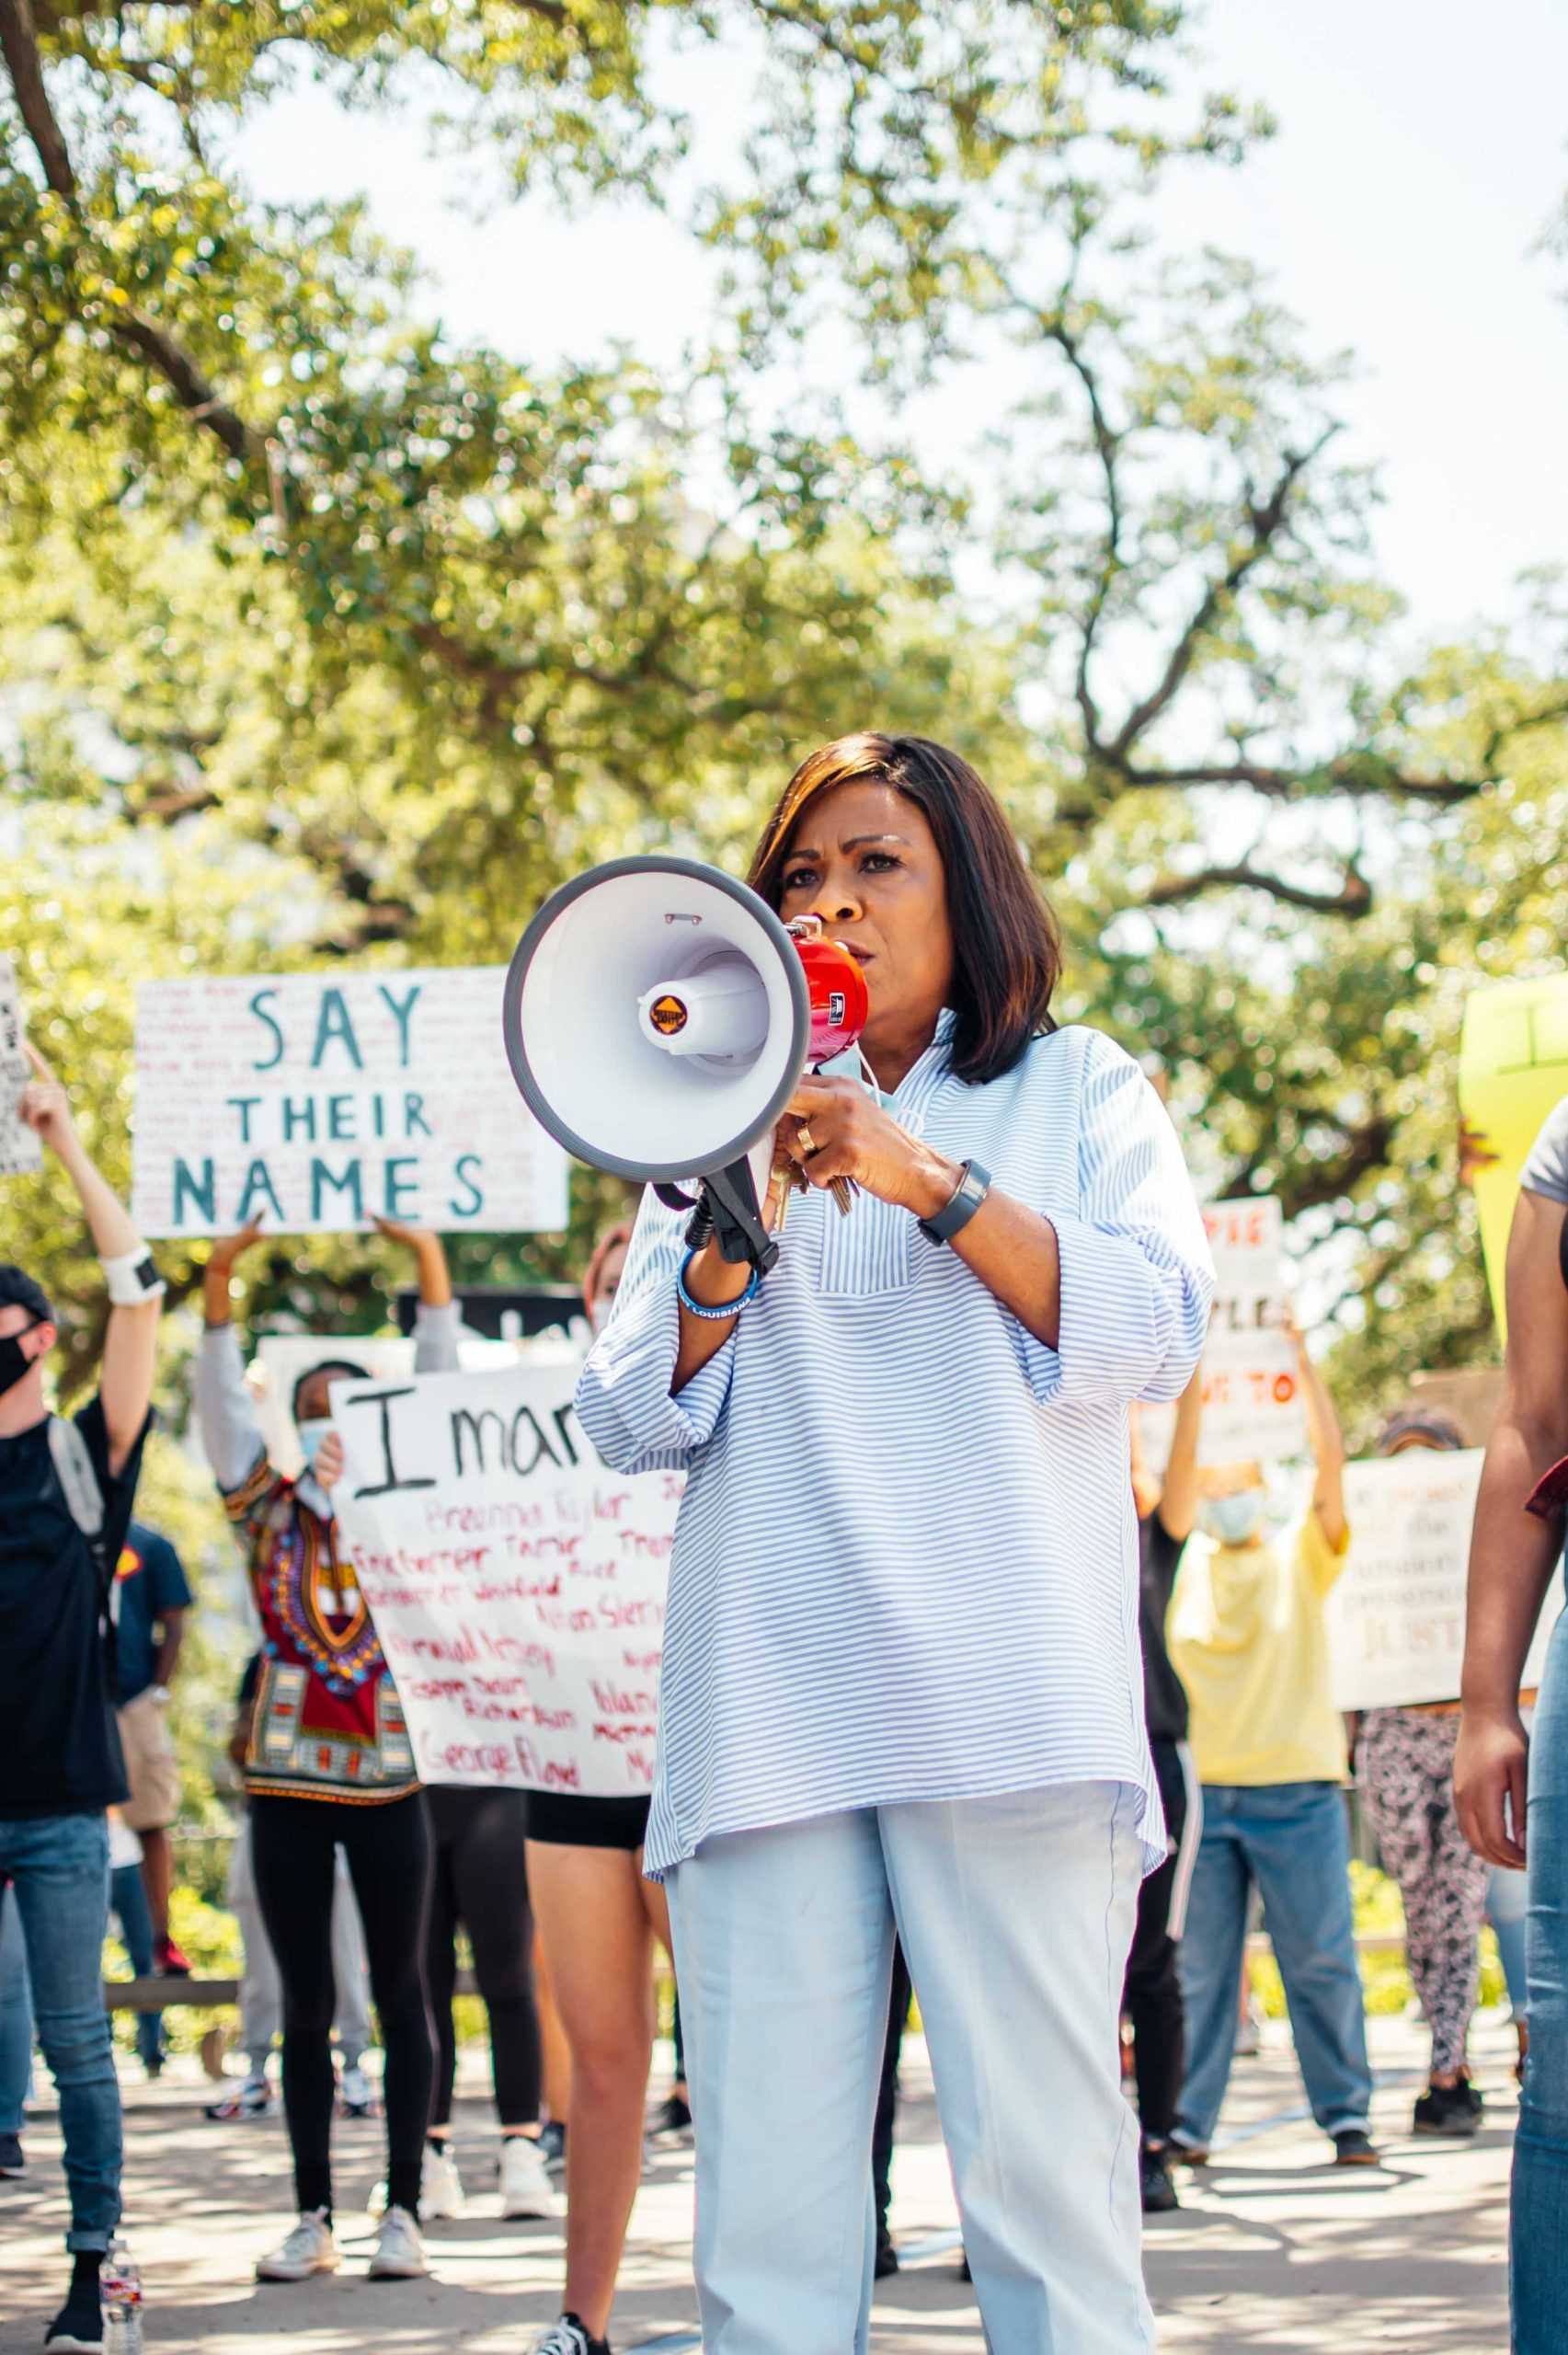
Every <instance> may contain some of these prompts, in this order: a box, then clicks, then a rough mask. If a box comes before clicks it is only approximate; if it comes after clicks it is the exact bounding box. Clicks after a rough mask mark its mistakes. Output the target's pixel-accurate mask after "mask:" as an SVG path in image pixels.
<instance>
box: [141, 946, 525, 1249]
mask: <svg viewBox="0 0 1568 2355" xmlns="http://www.w3.org/2000/svg"><path fill="white" fill-rule="evenodd" d="M505 979H506V973H505V968H504V967H502V966H469V967H451V968H446V969H442V970H438V971H426V972H411V973H399V972H385V973H381V972H360V973H348V972H338V973H334V974H332V975H330V976H326V977H324V976H322V975H319V974H315V973H285V974H280V975H278V976H276V977H274V978H272V979H267V978H265V977H258V976H257V975H254V974H252V975H246V976H244V977H241V978H224V979H218V978H205V979H201V980H198V981H188V982H145V983H144V984H143V987H142V988H141V989H139V990H138V992H137V994H136V1128H135V1141H134V1145H135V1150H134V1162H133V1178H132V1209H133V1213H134V1216H135V1219H136V1222H137V1224H138V1225H139V1226H140V1227H141V1230H142V1232H143V1235H227V1234H231V1233H233V1232H234V1231H235V1230H236V1229H237V1228H239V1227H242V1226H244V1225H245V1224H246V1222H247V1221H248V1220H250V1219H252V1218H256V1217H260V1218H261V1219H262V1220H263V1221H264V1222H265V1223H266V1224H267V1226H268V1227H269V1228H270V1229H271V1230H272V1231H273V1232H275V1233H281V1234H292V1235H318V1234H329V1233H333V1232H337V1231H341V1230H343V1229H346V1228H353V1227H365V1226H368V1225H369V1224H370V1222H371V1220H372V1217H373V1216H380V1217H382V1218H391V1219H397V1220H400V1221H402V1222H404V1223H407V1224H409V1225H414V1226H434V1227H439V1228H441V1229H442V1230H443V1231H444V1232H448V1233H451V1232H452V1231H453V1230H461V1229H463V1228H464V1227H467V1228H471V1229H472V1230H473V1231H474V1232H475V1233H476V1234H496V1233H502V1232H511V1231H514V1230H518V1229H529V1230H538V1229H544V1230H552V1229H555V1228H557V1227H563V1226H565V1224H566V1223H567V1164H566V1156H565V1155H564V1154H563V1153H562V1152H561V1149H560V1147H559V1146H558V1145H557V1144H555V1143H554V1142H553V1141H552V1139H550V1138H549V1137H547V1136H546V1135H545V1133H544V1130H543V1129H541V1128H540V1127H539V1125H538V1123H537V1122H536V1121H535V1120H534V1119H533V1117H532V1114H531V1113H530V1111H529V1110H528V1109H527V1107H526V1106H525V1105H524V1103H523V1102H522V1100H521V1097H520V1096H519V1095H518V1092H517V1088H516V1086H515V1084H514V1083H513V1080H512V1076H511V1073H510V1071H509V1068H508V1065H507V1059H506V1050H505V1048H504V1046H503V1044H502V1040H501V989H502V984H503V982H504V981H505Z"/></svg>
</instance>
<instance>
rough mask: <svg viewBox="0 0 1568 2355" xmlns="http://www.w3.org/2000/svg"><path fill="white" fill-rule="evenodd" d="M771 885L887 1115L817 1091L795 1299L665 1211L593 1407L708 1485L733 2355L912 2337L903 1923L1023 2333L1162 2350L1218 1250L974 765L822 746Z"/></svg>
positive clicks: (695, 2088)
mask: <svg viewBox="0 0 1568 2355" xmlns="http://www.w3.org/2000/svg"><path fill="white" fill-rule="evenodd" d="M750 883H751V887H752V889H753V890H754V891H756V892H757V893H758V894H759V895H760V897H761V899H762V900H763V901H764V902H767V903H768V904H769V905H770V906H771V907H772V908H773V910H775V911H776V913H777V914H778V915H779V916H780V917H781V918H783V919H784V922H785V923H786V924H788V923H790V922H792V921H794V920H795V919H796V918H798V917H803V916H812V917H816V918H817V919H818V920H819V922H820V925H821V927H822V931H823V934H824V936H826V937H827V938H828V939H830V940H831V941H835V942H837V943H839V944H840V945H841V947H842V948H845V949H847V950H848V952H849V954H850V955H851V956H852V957H853V959H854V960H855V961H856V963H857V964H858V965H859V966H860V967H861V970H862V971H863V973H864V978H865V982H866V984H867V987H868V990H869V997H870V1011H869V1017H868V1019H867V1021H866V1024H865V1028H864V1034H863V1037H862V1040H861V1046H862V1050H863V1051H864V1057H865V1059H866V1063H867V1064H868V1066H869V1068H870V1070H871V1071H872V1073H873V1074H874V1075H875V1080H876V1086H875V1087H874V1088H873V1087H869V1086H864V1085H863V1084H862V1083H861V1081H860V1080H858V1079H856V1078H853V1077H848V1076H841V1075H837V1074H818V1075H817V1076H813V1077H810V1078H808V1079H806V1080H805V1081H803V1082H802V1084H801V1085H800V1086H799V1089H798V1092H797V1093H796V1094H795V1097H794V1098H793V1100H792V1101H791V1102H790V1104H789V1107H788V1109H787V1111H786V1113H785V1115H784V1119H783V1120H782V1121H781V1123H780V1126H779V1130H778V1139H777V1144H778V1156H779V1158H778V1164H777V1168H776V1174H775V1180H774V1184H773V1187H772V1189H770V1190H769V1193H768V1197H767V1203H766V1211H765V1215H766V1217H767V1220H768V1223H769V1224H770V1225H771V1226H773V1227H774V1228H776V1227H777V1224H778V1221H779V1213H780V1207H781V1204H783V1203H784V1200H786V1198H788V1197H790V1196H791V1195H792V1194H793V1195H794V1200H793V1204H792V1207H791V1208H790V1210H789V1214H788V1222H787V1229H786V1231H785V1232H784V1235H783V1236H782V1238H781V1242H782V1248H781V1251H780V1255H779V1258H778V1260H777V1263H776V1265H774V1266H773V1268H772V1269H771V1270H770V1271H769V1272H768V1273H767V1274H766V1275H765V1276H760V1275H759V1274H758V1273H757V1272H756V1270H755V1269H754V1268H752V1267H749V1266H746V1265H738V1266H737V1265H731V1264H730V1263H729V1262H728V1261H727V1260H726V1259H725V1258H722V1257H721V1256H720V1254H719V1251H718V1249H717V1247H716V1246H715V1244H714V1243H713V1242H709V1243H707V1244H705V1245H704V1246H702V1247H699V1248H696V1249H692V1246H691V1245H690V1242H689V1240H688V1238H687V1235H686V1233H685V1226H684V1221H683V1219H682V1217H681V1214H680V1213H678V1212H671V1211H670V1210H669V1209H667V1208H666V1207H665V1206H664V1205H663V1204H662V1203H661V1202H660V1201H659V1200H658V1199H657V1198H656V1196H655V1195H654V1194H653V1193H652V1192H651V1191H650V1193H649V1194H648V1195H647V1198H646V1199H645V1201H644V1204H643V1208H642V1212H641V1215H640V1217H639V1219H638V1222H637V1227H636V1232H635V1237H634V1240H633V1244H632V1248H631V1253H630V1256H629V1259H628V1263H627V1267H626V1270H625V1275H624V1280H623V1282H622V1285H621V1289H620V1292H619V1295H618V1297H617V1300H616V1304H615V1310H614V1314H613V1315H612V1318H611V1320H610V1324H609V1326H608V1327H607V1329H606V1330H605V1332H604V1333H603V1334H602V1335H601V1337H600V1339H599V1341H598V1342H597V1344H596V1346H595V1348H594V1350H593V1353H592V1355H591V1356H590V1358H589V1361H588V1365H587V1367H586V1369H585V1372H584V1374H583V1378H582V1383H581V1387H580V1390H579V1393H578V1411H579V1413H580V1415H581V1419H582V1421H583V1423H584V1424H585V1426H586V1427H587V1429H588V1430H589V1434H590V1436H591V1437H592V1439H593V1440H594V1442H595V1443H596V1445H597V1446H598V1447H599V1449H600V1451H601V1453H602V1454H603V1455H604V1456H605V1457H606V1458H607V1459H608V1460H609V1462H611V1463H612V1465H615V1466H616V1467H617V1468H618V1469H619V1470H621V1471H623V1472H627V1473H631V1472H638V1471H643V1470H647V1469H651V1468H653V1467H654V1466H658V1465H671V1466H673V1465H684V1466H687V1467H689V1472H690V1477H689V1480H688V1484H687V1488H686V1495H685V1501H684V1504H683V1506H682V1510H681V1522H680V1526H679V1531H678V1534H677V1540H676V1547H675V1555H674V1560H673V1564H672V1568H671V1575H670V1610H669V1619H668V1623H667V1626H666V1631H665V1654H664V1680H663V1691H662V1706H661V1726H660V1750H659V1763H658V1775H657V1780H656V1785H655V1790H654V1798H653V1807H652V1813H651V1817H650V1821H649V1825H648V1832H647V1847H646V1862H647V1868H648V1869H649V1871H651V1872H653V1873H655V1874H658V1875H662V1876H663V1877H664V1878H665V1879H666V1883H667V1888H668V1893H669V1899H670V1916H671V1921H672V1925H673V1930H674V1938H675V1949H676V1962H677V1968H678V1970H679V1974H680V1981H681V2007H682V2012H683V2015H684V2017H685V2022H686V2033H687V2045H688V2055H689V2062H688V2065H689V2073H690V2078H691V2087H692V2111H693V2116H694V2121H695V2127H696V2149H697V2237H696V2252H695V2255H696V2270H697V2281H698V2288H699V2292H700V2296H701V2301H702V2308H703V2319H704V2345H705V2346H706V2347H707V2348H708V2349H713V2350H719V2355H724V2350H731V2349H733V2350H741V2349H744V2355H773V2350H777V2355H843V2349H845V2348H846V2347H849V2346H853V2347H855V2348H857V2349H864V2345H865V2338H866V2329H867V2314H868V2309H869V2303H870V2294H871V2282H872V2262H873V2249H874V2229H875V2219H874V2216H873V2213H872V2208H871V2203H870V2200H869V2197H868V2188H867V2187H868V2160H869V2155H870V2149H871V2136H872V2120H873V2111H874V2108H875V2103H876V2085H877V2074H878V2068H879V2063H880V2059H881V2053H882V2044H883V2037H884V2031H885V2028H886V2025H887V1990H888V1980H889V1971H890V1967H891V1959H892V1951H893V1939H894V1934H895V1929H897V1931H898V1933H899V1934H900V1935H901V1936H902V1941H903V1947H904V1952H905V1954H906V1956H907V1957H908V1959H909V1964H910V1971H911V1973H912V1975H913V1979H914V1984H915V1989H916V1993H917V1995H918V1997H919V2001H920V2005H921V2016H922V2017H923V2020H924V2023H925V2028H926V2034H927V2037H928V2039H929V2043H930V2049H931V2054H932V2061H933V2070H934V2074H935V2079H936V2091H937V2098H938V2102H939V2104H940V2108H941V2112H942V2123H943V2131H944V2136H945V2139H946V2142H947V2147H948V2150H949V2153H950V2154H951V2158H952V2163H953V2172H954V2180H955V2183H956V2189H957V2195H958V2200H959V2204H960V2207H961V2210H962V2213H963V2223H964V2239H965V2246H966V2248H967V2253H968V2257H969V2260H970V2264H971V2266H972V2268H973V2273H974V2280H975V2284H976V2289H977V2292H978V2294H979V2303H980V2308H981V2313H982V2315H983V2317H984V2321H985V2326H986V2331H987V2337H988V2340H989V2343H990V2345H991V2346H992V2347H994V2348H996V2349H999V2350H1000V2355H1022V2350H1024V2349H1031V2350H1033V2349H1043V2348H1046V2347H1049V2348H1051V2349H1053V2350H1055V2355H1087V2350H1090V2349H1093V2350H1095V2355H1111V2351H1112V2350H1116V2355H1121V2350H1124V2349H1142V2348H1145V2347H1150V2346H1152V2344H1153V2325H1152V2320H1151V2316H1150V2308H1149V2303H1148V2301H1147V2298H1146V2296H1145V2294H1144V2291H1143V2286H1142V2280H1141V2276H1140V2271H1139V2177H1138V2130H1137V2124H1136V2121H1135V2120H1134V2119H1133V2117H1132V2114H1131V2112H1130V2111H1129V2110H1128V2108H1127V2105H1126V2103H1125V2101H1124V2100H1123V2098H1122V2095H1121V2089H1120V2084H1119V2078H1118V2068H1117V2007H1118V2004H1119V2001H1120V1996H1121V1987H1122V1978H1123V1971H1124V1967H1125V1964H1126V1960H1127V1947H1128V1943H1129V1940H1130V1937H1131V1933H1132V1926H1133V1917H1134V1908H1135V1903H1136V1899H1137V1894H1138V1887H1139V1880H1140V1878H1141V1877H1142V1875H1143V1873H1144V1872H1146V1871H1147V1870H1149V1869H1150V1867H1151V1866H1153V1865H1154V1864H1156V1863H1157V1862H1158V1861H1159V1860H1160V1859H1161V1858H1162V1855H1163V1854H1164V1850H1165V1834H1164V1826H1163V1822H1162V1817H1161V1809H1160V1799H1159V1793H1158V1789H1157V1786H1156V1784H1155V1780H1154V1775H1153V1771H1152V1768H1151V1765H1150V1755H1149V1750H1148V1745H1147V1741H1146V1740H1145V1735H1144V1730H1143V1708H1142V1697H1141V1695H1142V1685H1141V1671H1140V1662H1139V1636H1138V1565H1137V1545H1136V1533H1135V1527H1134V1522H1133V1511H1132V1501H1131V1496H1130V1492H1129V1490H1128V1487H1127V1409H1128V1406H1129V1403H1130V1402H1131V1401H1132V1400H1133V1399H1134V1398H1139V1397H1144V1398H1155V1399H1163V1398H1173V1397H1175V1396H1177V1394H1178V1393H1179V1392H1180V1391H1181V1390H1182V1389H1183V1387H1184V1386H1185V1383H1186V1381H1187V1378H1188V1376H1189V1375H1190V1373H1191V1372H1192V1370H1193V1368H1194V1366H1195V1365H1196V1361H1197V1359H1198V1355H1199V1353H1200V1350H1201V1349H1202V1345H1203V1338H1204V1332H1205V1327H1206V1324H1207V1310H1208V1303H1209V1298H1210V1294H1211V1292H1212V1285H1213V1275H1212V1269H1211V1267H1210V1263H1209V1258H1208V1252H1207V1245H1206V1242H1205V1239H1204V1232H1203V1224H1202V1221H1201V1219H1200V1217H1199V1214H1198V1211H1197V1207H1196V1201H1195V1200H1194V1196H1193V1191H1192V1187H1191V1184H1190V1182H1189V1180H1188V1177H1187V1174H1186V1170H1185V1166H1184V1165H1183V1161H1182V1156H1181V1153H1180V1149H1179V1147H1178V1145H1177V1143H1176V1139H1175V1136H1174V1133H1173V1130H1172V1128H1171V1124H1170V1122H1169V1120H1168V1119H1167V1117H1166V1115H1165V1113H1164V1110H1163V1109H1162V1106H1161V1104H1160V1102H1159V1100H1158V1098H1157V1097H1155V1095H1154V1092H1153V1090H1152V1089H1151V1088H1150V1086H1149V1085H1148V1083H1147V1081H1146V1080H1145V1079H1144V1077H1143V1076H1142V1074H1141V1073H1140V1072H1139V1068H1138V1066H1137V1064H1136V1063H1133V1062H1132V1061H1131V1060H1130V1058H1129V1057H1128V1056H1127V1055H1126V1054H1124V1053H1123V1052H1122V1051H1121V1049H1120V1048H1118V1047H1116V1046H1115V1045H1114V1044H1113V1043H1112V1042H1111V1040H1109V1039H1107V1038H1105V1037H1104V1036H1103V1035H1102V1034H1100V1033H1099V1032H1096V1031H1094V1030H1091V1029H1088V1028H1083V1027H1082V1026H1079V1025H1074V1026H1071V1027H1069V1028H1065V1029H1059V1028H1057V1027H1056V1025H1055V1023H1054V1021H1053V1019H1052V1017H1051V1014H1050V1003H1051V997H1052V994H1053V992H1054V990H1055V987H1056V984H1057V981H1058V977H1059V970H1060V955H1059V941H1058V935H1057V930H1056V926H1055V924H1054V921H1053V919H1052V917H1051V915H1050V913H1049V911H1048V909H1047V907H1046V905H1045V903H1044V902H1043V901H1042V899H1041V898H1040V896H1039V894H1038V893H1037V891H1036V888H1035V885H1034V883H1033V881H1032V880H1031V879H1030V877H1029V875H1028V873H1027V871H1026V869H1025V867H1024V863H1023V860H1022V858H1021V857H1020V855H1019V852H1018V849H1017V845H1016V844H1015V842H1014V840H1013V835H1012V833H1011V832H1010V830H1009V828H1008V825H1007V821H1006V820H1005V818H1004V816H1003V814H1002V812H1001V809H1000V807H999V806H998V804H997V802H996V800H995V799H994V798H993V797H992V795H991V794H990V791H989V790H988V788H987V787H986V786H985V785H984V784H983V783H982V782H981V780H980V779H979V777H978V776H977V775H975V773H974V771H973V770H972V769H971V768H969V767H968V766H967V764H966V763H965V762H963V761H962V760H960V759H959V758H958V757H957V755H956V753H953V752H947V751H945V750H944V749H943V748H942V747H941V746H940V745H937V744H933V743H929V742H926V741H923V740H921V739H919V738H912V737H902V738H897V737H887V736H880V735H872V734H867V735H860V736H852V737H847V738H844V739H842V740H841V741H839V742H837V743H834V744H830V745H828V746H827V747H826V748H825V749H824V750H822V751H820V752H816V753H814V754H813V755H812V756H811V758H810V759H809V760H807V762H806V763H805V764H804V765H803V766H802V767H801V768H800V769H799V770H797V772H796V773H795V776H794V777H793V778H792V779H791V781H790V784H789V786H788V787H787V788H786V790H785V792H784V796H783V798H782V799H781V800H780V802H779V804H778V807H777V809H776V810H774V812H773V817H772V818H771V819H770V821H769V822H768V825H767V828H766V830H765V832H764V833H763V836H762V840H761V846H760V848H759V850H758V853H757V856H756V859H755V862H754V865H753V867H752V870H751V876H750ZM802 1175H803V1176H804V1179H805V1181H806V1190H805V1192H804V1193H796V1192H795V1186H796V1183H797V1180H798V1177H800V1176H802ZM839 1181H848V1183H849V1186H850V1187H851V1188H853V1193H852V1194H851V1195H850V1196H849V1198H848V1199H849V1204H850V1207H849V1210H848V1213H847V1215H841V1212H840V1211H839V1209H838V1208H837V1207H835V1204H834V1200H833V1196H834V1192H835V1190H841V1187H840V1185H839Z"/></svg>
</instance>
